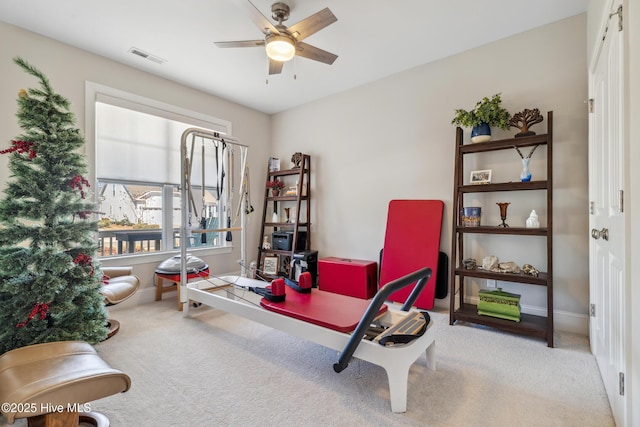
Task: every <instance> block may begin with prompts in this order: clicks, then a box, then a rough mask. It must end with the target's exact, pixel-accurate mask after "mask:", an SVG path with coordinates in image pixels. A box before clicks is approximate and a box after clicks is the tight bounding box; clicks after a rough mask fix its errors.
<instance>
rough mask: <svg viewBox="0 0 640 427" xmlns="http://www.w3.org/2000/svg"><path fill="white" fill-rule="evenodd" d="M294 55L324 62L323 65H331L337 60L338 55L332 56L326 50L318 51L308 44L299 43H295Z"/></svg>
mask: <svg viewBox="0 0 640 427" xmlns="http://www.w3.org/2000/svg"><path fill="white" fill-rule="evenodd" d="M296 55H298V56H302V57H303V58H307V59H313V60H314V61H320V62H324V63H325V64H329V65H331V64H333V62H334V61H335V60H336V59H338V55H334V54H333V53H331V52H327V51H326V50H322V49H319V48H317V47H315V46H311V45H310V44H307V43H303V42H299V43H296Z"/></svg>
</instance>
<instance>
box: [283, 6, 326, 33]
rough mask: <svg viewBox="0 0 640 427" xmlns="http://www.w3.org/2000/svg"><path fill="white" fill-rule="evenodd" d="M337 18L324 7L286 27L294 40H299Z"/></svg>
mask: <svg viewBox="0 0 640 427" xmlns="http://www.w3.org/2000/svg"><path fill="white" fill-rule="evenodd" d="M337 20H338V18H336V17H335V15H334V14H333V13H332V12H331V11H330V10H329V8H328V7H325V8H324V9H322V10H321V11H320V12H317V13H314V14H313V15H311V16H309V17H308V18H305V19H303V20H302V21H300V22H298V23H296V24H293V25H292V26H290V27H288V28H287V30H288V31H289V32H290V33H291V34H292V35H293V36H294V37H295V38H296V40H298V41H301V40H303V39H305V38H307V37H309V36H310V35H312V34H315V33H317V32H318V31H320V30H321V29H323V28H324V27H326V26H328V25H331V24H333V23H334V22H336V21H337Z"/></svg>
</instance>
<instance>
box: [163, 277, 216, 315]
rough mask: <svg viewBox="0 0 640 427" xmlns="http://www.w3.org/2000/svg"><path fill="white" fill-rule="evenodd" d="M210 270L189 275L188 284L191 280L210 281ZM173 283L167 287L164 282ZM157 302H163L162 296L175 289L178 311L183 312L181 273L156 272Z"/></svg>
mask: <svg viewBox="0 0 640 427" xmlns="http://www.w3.org/2000/svg"><path fill="white" fill-rule="evenodd" d="M208 278H209V269H208V268H207V269H206V270H201V271H198V272H197V273H188V274H187V282H188V281H189V280H191V279H208ZM165 280H166V281H169V282H172V284H171V285H169V286H165V285H164V281H165ZM155 285H156V301H160V300H162V294H164V293H165V292H171V291H173V290H174V289H175V290H176V291H177V292H178V310H182V303H181V302H180V273H175V274H167V273H158V272H156V283H155Z"/></svg>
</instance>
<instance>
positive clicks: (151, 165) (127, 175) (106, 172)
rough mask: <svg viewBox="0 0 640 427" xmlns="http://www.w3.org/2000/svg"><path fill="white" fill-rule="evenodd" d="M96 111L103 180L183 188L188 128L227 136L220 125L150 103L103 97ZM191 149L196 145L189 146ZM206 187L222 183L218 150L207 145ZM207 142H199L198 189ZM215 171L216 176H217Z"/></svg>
mask: <svg viewBox="0 0 640 427" xmlns="http://www.w3.org/2000/svg"><path fill="white" fill-rule="evenodd" d="M95 108H96V162H97V163H96V170H97V174H98V178H99V179H110V180H126V181H139V182H154V183H164V184H176V185H178V184H180V139H181V136H182V133H183V132H184V130H185V129H187V128H190V127H199V128H203V129H207V130H211V131H215V132H220V133H222V134H224V133H226V131H227V126H226V125H225V123H222V121H221V123H216V122H214V121H210V120H205V119H202V118H199V117H195V116H196V115H195V114H194V115H193V116H191V115H184V114H180V113H176V112H174V111H168V110H167V109H163V108H157V107H154V106H150V105H148V104H142V103H137V102H134V101H130V100H126V99H122V98H118V97H114V96H110V95H106V94H102V93H98V94H97V100H96V104H95ZM188 146H189V147H190V146H191V144H190V142H189V144H188ZM205 148H206V151H205V162H206V164H207V171H206V172H207V173H206V174H205V181H206V183H205V185H206V186H210V187H215V186H216V183H217V180H216V175H217V172H215V169H213V170H212V169H211V165H215V164H216V158H215V147H211V146H208V147H205ZM200 155H201V143H199V142H198V141H196V143H195V144H194V158H193V160H194V163H193V168H192V171H191V182H192V185H202V169H201V156H200ZM212 172H213V173H212Z"/></svg>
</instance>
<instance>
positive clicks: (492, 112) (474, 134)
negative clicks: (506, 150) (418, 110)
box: [451, 93, 511, 142]
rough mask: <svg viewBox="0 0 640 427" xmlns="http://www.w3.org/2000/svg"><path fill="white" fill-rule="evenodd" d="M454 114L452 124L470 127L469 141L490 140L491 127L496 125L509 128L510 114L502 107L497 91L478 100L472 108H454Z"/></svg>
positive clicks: (504, 128) (505, 128)
mask: <svg viewBox="0 0 640 427" xmlns="http://www.w3.org/2000/svg"><path fill="white" fill-rule="evenodd" d="M455 113H456V114H455V116H454V117H453V120H451V124H452V125H458V126H463V127H470V128H472V129H471V142H486V141H489V140H491V128H492V127H497V128H500V129H503V130H507V129H509V119H510V118H511V114H509V112H508V111H507V110H506V109H504V108H503V107H502V99H501V98H500V94H499V93H497V94H495V95H493V96H492V97H491V99H489V98H487V97H486V96H485V97H484V98H482V101H478V102H477V103H476V106H475V108H474V109H473V110H469V111H467V110H462V109H457V110H455Z"/></svg>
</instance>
